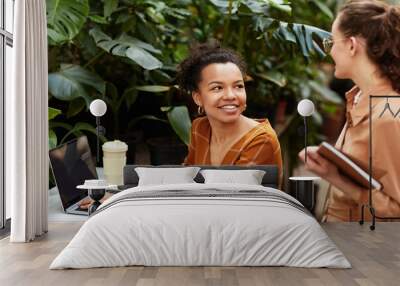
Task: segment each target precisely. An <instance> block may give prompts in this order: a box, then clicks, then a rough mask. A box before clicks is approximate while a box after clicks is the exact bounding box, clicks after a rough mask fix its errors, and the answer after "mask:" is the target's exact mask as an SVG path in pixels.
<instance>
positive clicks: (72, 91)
mask: <svg viewBox="0 0 400 286" xmlns="http://www.w3.org/2000/svg"><path fill="white" fill-rule="evenodd" d="M48 79H49V91H50V93H51V94H52V95H53V96H54V97H56V98H58V99H60V100H64V101H71V100H73V99H76V98H78V97H82V98H83V99H84V100H85V102H86V105H87V106H89V104H90V102H91V101H92V98H91V97H90V96H89V94H88V92H87V89H88V88H93V89H95V90H96V91H97V92H98V93H100V94H101V95H104V94H105V82H104V81H103V80H102V79H101V78H100V77H99V76H98V75H97V74H95V73H93V72H90V71H88V70H86V69H84V68H82V67H81V66H78V65H70V64H68V65H67V64H62V65H61V69H60V70H59V71H58V72H55V73H50V74H49V78H48Z"/></svg>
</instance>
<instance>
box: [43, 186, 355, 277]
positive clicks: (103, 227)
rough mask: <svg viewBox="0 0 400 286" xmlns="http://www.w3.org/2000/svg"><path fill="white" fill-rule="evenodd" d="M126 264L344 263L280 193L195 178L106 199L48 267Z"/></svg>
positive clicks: (299, 208)
mask: <svg viewBox="0 0 400 286" xmlns="http://www.w3.org/2000/svg"><path fill="white" fill-rule="evenodd" d="M131 265H144V266H291V267H330V268H350V267H351V265H350V263H349V262H348V260H347V259H346V258H345V256H344V255H343V253H342V252H341V251H340V250H339V249H338V248H337V247H336V245H335V244H334V243H333V242H332V241H331V239H330V238H329V237H328V235H327V234H326V233H325V232H324V230H323V229H322V228H321V226H320V225H319V224H318V222H317V221H316V220H315V219H314V217H313V216H312V215H311V214H310V213H309V212H308V211H307V210H306V209H305V208H304V207H303V206H302V205H301V203H300V202H298V201H297V200H295V199H294V198H292V197H291V196H289V195H287V194H286V193H284V192H282V191H279V190H276V189H273V188H268V187H263V186H258V185H244V184H243V185H241V184H199V183H190V184H174V185H155V186H138V187H134V188H131V189H127V190H125V191H123V192H120V193H118V194H116V195H114V196H112V197H111V198H109V199H108V200H107V201H106V202H104V203H103V204H102V205H101V206H100V207H99V209H98V210H97V211H96V212H95V213H94V214H93V215H92V216H91V217H90V218H89V220H88V221H86V222H85V223H84V224H83V225H82V227H81V229H80V230H79V231H78V233H77V234H76V235H75V237H74V238H73V239H72V240H71V242H70V243H69V244H68V245H67V246H66V247H65V248H64V249H63V250H62V252H61V253H60V254H59V255H58V256H57V257H56V258H55V259H54V261H53V262H52V264H51V265H50V269H65V268H92V267H119V266H131Z"/></svg>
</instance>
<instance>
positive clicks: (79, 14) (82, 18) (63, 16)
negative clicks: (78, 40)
mask: <svg viewBox="0 0 400 286" xmlns="http://www.w3.org/2000/svg"><path fill="white" fill-rule="evenodd" d="M46 10H47V35H48V38H49V44H51V45H57V44H62V43H64V42H69V41H71V40H72V39H73V38H74V37H75V36H76V35H77V34H78V33H79V31H80V29H81V28H82V27H83V25H84V24H85V22H86V19H87V17H88V15H89V1H88V0H47V1H46Z"/></svg>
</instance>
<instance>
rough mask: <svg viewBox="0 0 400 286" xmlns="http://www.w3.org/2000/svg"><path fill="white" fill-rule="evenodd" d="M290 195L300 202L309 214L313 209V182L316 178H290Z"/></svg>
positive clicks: (314, 197)
mask: <svg viewBox="0 0 400 286" xmlns="http://www.w3.org/2000/svg"><path fill="white" fill-rule="evenodd" d="M289 180H290V195H291V196H292V197H294V198H295V199H297V200H298V201H299V202H301V203H302V204H303V205H304V206H305V207H306V208H307V209H308V210H309V211H310V212H313V211H314V208H315V201H316V195H315V191H316V190H315V189H316V188H315V187H316V186H315V181H317V180H319V178H318V177H290V178H289Z"/></svg>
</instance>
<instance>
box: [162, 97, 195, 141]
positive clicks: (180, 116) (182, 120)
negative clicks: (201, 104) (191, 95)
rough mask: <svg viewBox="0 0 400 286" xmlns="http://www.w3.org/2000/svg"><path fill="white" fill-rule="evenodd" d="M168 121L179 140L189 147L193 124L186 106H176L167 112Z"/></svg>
mask: <svg viewBox="0 0 400 286" xmlns="http://www.w3.org/2000/svg"><path fill="white" fill-rule="evenodd" d="M167 117H168V121H169V123H170V124H171V126H172V129H174V131H175V133H176V134H177V135H178V136H179V138H180V139H181V140H182V141H183V142H184V143H185V144H186V145H189V140H190V129H191V127H192V123H191V120H190V116H189V111H188V109H187V107H186V106H183V105H182V106H174V107H172V108H169V109H168V110H167Z"/></svg>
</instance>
